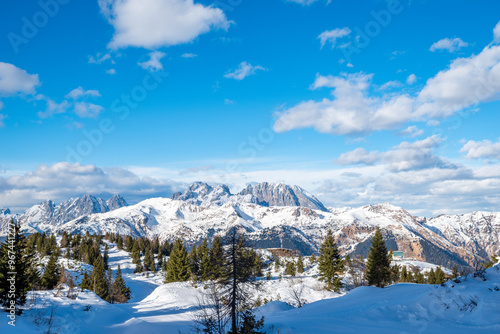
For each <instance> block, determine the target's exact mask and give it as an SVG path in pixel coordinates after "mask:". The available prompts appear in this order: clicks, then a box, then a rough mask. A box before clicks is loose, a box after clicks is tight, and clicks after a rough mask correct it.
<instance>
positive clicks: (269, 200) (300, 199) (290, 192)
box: [171, 182, 328, 212]
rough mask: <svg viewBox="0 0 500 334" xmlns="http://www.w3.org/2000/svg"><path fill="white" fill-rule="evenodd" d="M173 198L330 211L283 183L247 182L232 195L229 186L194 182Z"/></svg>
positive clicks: (297, 188)
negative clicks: (214, 185) (244, 186)
mask: <svg viewBox="0 0 500 334" xmlns="http://www.w3.org/2000/svg"><path fill="white" fill-rule="evenodd" d="M171 199H173V200H181V201H187V202H191V203H194V204H196V205H202V206H209V205H211V204H215V205H222V204H224V203H235V204H236V203H254V204H259V205H261V206H297V207H298V206H301V207H307V208H310V209H315V210H321V211H325V212H328V209H327V208H326V207H325V206H324V205H323V203H321V201H320V200H318V199H317V198H316V197H314V196H313V195H311V194H310V193H308V192H307V191H305V190H304V189H302V188H300V187H298V186H289V185H287V184H283V183H268V182H262V183H259V184H256V185H248V186H247V187H246V188H245V189H243V190H242V191H240V192H239V193H237V194H231V191H230V190H229V187H228V186H227V185H217V186H216V187H215V188H214V187H212V186H210V185H208V184H206V183H203V182H195V183H193V184H192V185H191V186H189V187H188V189H186V191H184V192H183V193H181V192H178V193H175V194H173V195H172V197H171Z"/></svg>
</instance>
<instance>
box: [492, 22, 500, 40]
mask: <svg viewBox="0 0 500 334" xmlns="http://www.w3.org/2000/svg"><path fill="white" fill-rule="evenodd" d="M493 40H494V41H495V42H496V43H498V42H500V21H499V22H498V23H497V25H496V26H495V28H494V29H493Z"/></svg>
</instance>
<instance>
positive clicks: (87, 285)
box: [80, 270, 92, 291]
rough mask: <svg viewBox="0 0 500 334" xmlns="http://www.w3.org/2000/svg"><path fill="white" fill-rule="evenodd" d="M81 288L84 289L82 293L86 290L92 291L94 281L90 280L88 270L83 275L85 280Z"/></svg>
mask: <svg viewBox="0 0 500 334" xmlns="http://www.w3.org/2000/svg"><path fill="white" fill-rule="evenodd" d="M80 288H81V289H82V291H83V290H85V289H87V290H92V281H91V280H90V276H89V274H88V273H87V271H86V270H85V272H84V273H83V278H82V282H81V283H80Z"/></svg>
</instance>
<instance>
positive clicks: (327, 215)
mask: <svg viewBox="0 0 500 334" xmlns="http://www.w3.org/2000/svg"><path fill="white" fill-rule="evenodd" d="M290 190H292V191H293V193H294V194H295V198H296V199H298V200H299V201H298V202H297V201H295V199H293V196H292V195H291V194H292V192H291V191H290ZM297 192H300V193H301V195H300V196H297ZM280 193H281V195H279V196H278V199H276V200H272V199H271V198H270V196H275V195H276V194H280ZM302 194H303V195H302ZM290 196H292V197H290ZM301 196H305V197H306V198H305V199H300V197H301ZM292 199H293V200H292ZM308 201H309V202H308ZM124 203H125V204H126V202H125V201H124V200H123V199H121V198H120V197H116V198H114V199H113V198H112V199H110V200H108V201H103V200H101V199H98V198H96V197H93V196H84V197H82V198H79V199H71V200H68V201H66V202H64V203H62V204H61V205H59V206H55V205H54V203H52V202H51V201H46V202H43V203H41V204H39V205H36V206H34V207H32V208H30V209H28V210H27V211H26V212H25V213H24V214H22V215H21V216H19V217H18V219H19V221H20V222H21V224H22V225H23V228H24V229H25V230H26V231H28V232H35V231H45V232H47V233H61V232H62V231H67V232H70V233H85V232H87V231H88V232H90V233H106V232H112V233H120V234H122V235H123V234H129V235H133V236H146V237H150V238H153V237H159V238H161V239H162V240H169V241H173V240H175V239H176V238H178V237H181V238H183V239H184V240H185V241H186V242H187V243H188V244H196V243H198V242H200V241H201V240H202V239H203V238H205V237H208V238H211V237H213V236H214V235H216V234H218V235H224V234H225V233H226V232H227V231H228V230H229V229H230V228H232V227H238V228H242V229H244V230H245V231H246V233H247V235H248V236H249V238H250V239H251V240H252V241H253V242H254V244H255V246H256V247H263V248H271V247H283V248H291V249H298V250H300V251H302V252H303V253H304V254H307V255H308V254H311V253H313V252H317V250H318V246H319V245H320V244H321V242H322V239H323V237H324V235H325V234H326V232H327V230H328V229H331V230H332V231H333V232H334V234H335V235H336V238H337V240H338V242H339V244H340V248H341V251H342V253H343V254H352V255H353V256H355V255H357V254H366V253H367V251H368V248H369V246H370V240H371V236H372V235H373V232H374V231H375V229H376V228H377V227H380V228H381V229H382V232H383V234H384V235H385V239H386V243H387V245H388V247H389V248H391V249H399V250H403V251H404V252H405V255H406V256H408V257H414V258H416V259H419V260H424V261H428V262H433V263H436V264H440V265H445V266H447V267H451V266H452V265H458V266H459V267H460V266H462V267H465V266H474V265H475V264H476V263H477V262H483V261H485V260H486V259H487V257H488V256H489V255H491V254H495V253H497V252H498V251H499V250H500V247H499V245H500V218H499V217H500V214H498V213H472V214H469V215H459V216H439V217H435V218H429V219H426V218H419V217H413V216H412V215H410V214H409V213H408V212H407V211H405V210H404V209H402V208H400V207H396V206H392V205H390V204H387V203H385V204H378V205H367V206H363V207H360V208H343V209H335V208H329V209H327V208H325V207H324V206H323V204H321V202H319V200H317V199H316V198H315V197H314V196H312V195H310V194H308V193H307V192H305V191H304V190H303V189H301V188H299V187H293V186H287V185H282V184H277V185H275V184H269V183H262V184H259V185H256V186H251V187H247V188H245V189H244V190H242V191H241V192H239V193H237V194H231V192H230V190H229V188H228V187H227V186H223V185H219V186H215V187H212V186H210V185H208V184H205V183H201V182H197V183H194V184H192V185H191V186H190V187H188V189H187V190H186V191H184V192H183V193H176V194H174V195H173V196H172V198H171V199H169V198H152V199H148V200H145V201H142V202H140V203H138V204H135V205H131V206H124ZM297 203H299V204H304V203H305V204H304V205H301V206H297V205H296V204H297ZM273 204H274V205H273ZM306 204H307V205H312V206H314V208H309V207H307V205H306ZM115 205H116V206H119V207H118V208H116V209H114V210H112V211H110V208H112V207H115ZM4 212H5V211H4ZM7 215H8V214H7ZM7 215H4V216H5V217H7ZM1 219H2V218H1V216H0V222H1ZM448 221H451V223H449V222H448ZM453 222H454V223H453ZM466 222H467V224H466Z"/></svg>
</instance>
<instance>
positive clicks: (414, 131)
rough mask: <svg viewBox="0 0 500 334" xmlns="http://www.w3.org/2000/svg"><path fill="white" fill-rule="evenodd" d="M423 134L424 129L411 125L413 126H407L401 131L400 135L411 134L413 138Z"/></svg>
mask: <svg viewBox="0 0 500 334" xmlns="http://www.w3.org/2000/svg"><path fill="white" fill-rule="evenodd" d="M423 134H424V130H422V129H419V128H418V127H416V126H415V125H411V126H409V127H407V128H406V129H404V130H402V131H400V132H399V135H402V136H409V137H412V138H414V137H418V136H421V135H423Z"/></svg>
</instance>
